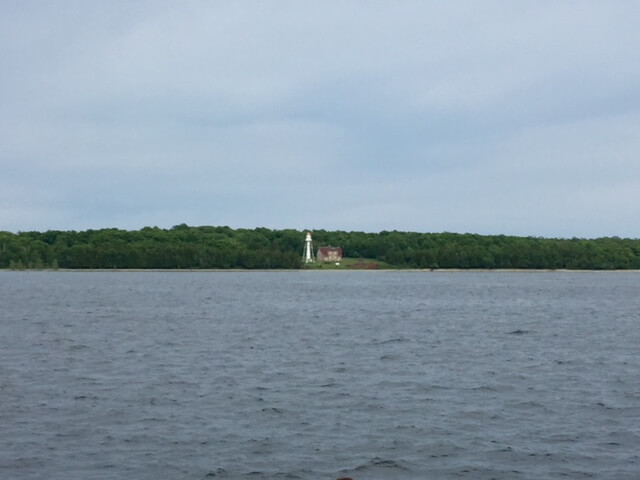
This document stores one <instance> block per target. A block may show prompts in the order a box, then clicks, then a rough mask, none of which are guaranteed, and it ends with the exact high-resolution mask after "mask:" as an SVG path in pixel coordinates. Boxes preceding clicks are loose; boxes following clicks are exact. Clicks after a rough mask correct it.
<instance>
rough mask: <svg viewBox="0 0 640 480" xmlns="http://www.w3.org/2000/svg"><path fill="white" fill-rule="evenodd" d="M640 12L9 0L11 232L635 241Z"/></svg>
mask: <svg viewBox="0 0 640 480" xmlns="http://www.w3.org/2000/svg"><path fill="white" fill-rule="evenodd" d="M638 10H640V7H638V6H636V5H635V4H633V3H631V2H614V3H609V4H603V3H601V2H595V1H591V2H590V1H587V2H563V3H558V2H537V3H535V4H520V3H513V2H506V1H490V2H483V3H482V4H479V3H477V2H458V3H455V4H452V3H451V2H438V1H430V2H418V1H415V2H412V1H409V2H402V3H400V4H395V3H390V2H383V1H374V2H366V3H365V2H348V3H345V2H324V3H323V4H306V3H300V2H291V1H277V2H268V3H265V2H242V3H239V2H228V3H210V2H200V1H192V2H182V3H179V4H178V3H175V2H169V1H160V2H150V1H138V2H125V3H105V4H101V5H99V6H96V5H89V4H87V3H86V2H65V3H64V4H62V5H61V4H56V5H54V4H51V3H50V2H36V3H30V4H29V5H25V4H24V3H22V2H13V3H11V2H10V3H8V4H7V5H6V8H4V12H3V16H2V19H0V42H1V44H2V45H3V49H2V50H1V51H0V67H1V70H0V71H1V72H2V73H0V87H1V88H0V101H1V102H2V104H3V109H2V111H1V112H0V166H1V167H2V171H3V175H2V176H1V177H0V189H1V191H2V192H3V193H2V196H1V198H2V200H3V205H4V208H3V209H2V210H0V229H6V230H14V231H15V230H26V229H38V230H43V229H47V228H59V229H66V228H74V229H84V228H99V227H102V226H109V225H111V226H120V227H123V228H139V227H142V226H144V225H151V224H157V225H160V226H171V225H174V224H178V223H182V222H187V223H193V224H228V225H230V226H238V227H240V226H242V227H254V226H267V227H272V228H285V227H293V228H307V227H308V226H309V227H310V226H313V227H314V228H325V229H333V228H340V229H345V230H356V229H359V230H367V231H379V230H384V229H393V228H397V229H407V230H417V231H442V230H449V231H477V232H481V233H511V234H521V235H546V236H573V235H579V236H599V235H609V234H610V235H621V236H634V237H638V236H640V230H639V229H638V227H636V226H635V222H634V221H633V219H634V218H637V209H634V207H633V206H632V204H633V202H631V205H630V203H629V200H630V198H629V196H630V195H632V192H633V191H634V189H638V188H640V184H639V182H640V165H637V164H636V163H637V162H635V159H636V158H637V157H638V153H640V144H639V143H638V141H637V140H636V138H635V134H634V133H635V132H637V131H638V118H639V117H638V111H639V107H640V94H639V93H638V91H637V85H638V83H640V78H639V77H640V67H638V65H640V62H639V60H640V58H638V57H639V56H640V54H638V53H637V52H636V51H635V49H633V48H632V47H631V46H632V45H636V44H638V43H640V33H639V32H638V30H637V28H636V26H635V25H634V18H637V14H638V13H640V12H638ZM634 215H635V217H634Z"/></svg>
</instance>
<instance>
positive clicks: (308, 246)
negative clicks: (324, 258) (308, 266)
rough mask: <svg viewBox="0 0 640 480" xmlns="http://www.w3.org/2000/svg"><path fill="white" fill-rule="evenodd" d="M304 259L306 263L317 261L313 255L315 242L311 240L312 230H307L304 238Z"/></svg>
mask: <svg viewBox="0 0 640 480" xmlns="http://www.w3.org/2000/svg"><path fill="white" fill-rule="evenodd" d="M302 261H303V262H304V263H313V262H315V261H316V260H315V258H314V256H313V242H312V241H311V232H307V236H306V237H305V238H304V251H303V252H302Z"/></svg>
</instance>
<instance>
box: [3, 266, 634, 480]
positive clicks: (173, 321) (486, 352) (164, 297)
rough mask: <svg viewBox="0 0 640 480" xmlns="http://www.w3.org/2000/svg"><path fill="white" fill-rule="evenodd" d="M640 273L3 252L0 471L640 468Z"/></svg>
mask: <svg viewBox="0 0 640 480" xmlns="http://www.w3.org/2000/svg"><path fill="white" fill-rule="evenodd" d="M639 294H640V274H638V273H560V272H559V273H506V272H504V273H502V272H493V273H429V272H424V273H422V272H278V273H276V272H261V273H259V272H255V273H232V272H226V273H212V272H200V273H178V272H174V273H160V272H141V273H134V272H128V273H126V272H120V273H117V272H112V273H109V272H94V273H88V272H0V315H1V317H0V478H3V479H5V478H6V479H72V480H74V479H93V478H95V479H98V478H99V479H208V478H221V479H244V478H250V479H262V478H300V479H335V478H337V477H339V476H350V477H353V478H354V479H355V480H365V479H449V478H452V479H453V478H469V479H490V478H496V479H542V478H551V479H553V478H589V477H592V478H598V479H603V478H606V479H609V478H611V479H613V478H615V479H637V478H640V457H639V455H640V453H639V452H640V295H639Z"/></svg>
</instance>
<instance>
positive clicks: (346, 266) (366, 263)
mask: <svg viewBox="0 0 640 480" xmlns="http://www.w3.org/2000/svg"><path fill="white" fill-rule="evenodd" d="M390 268H394V267H392V266H391V265H389V264H388V263H385V262H381V261H380V260H375V259H372V258H343V259H342V260H341V261H340V262H337V263H335V262H326V263H324V262H316V263H307V264H305V265H303V266H302V269H303V270H382V269H390Z"/></svg>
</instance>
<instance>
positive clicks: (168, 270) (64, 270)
mask: <svg viewBox="0 0 640 480" xmlns="http://www.w3.org/2000/svg"><path fill="white" fill-rule="evenodd" d="M0 272H62V273H73V272H77V273H92V272H96V273H108V272H113V273H116V272H117V273H251V272H260V273H277V272H281V273H295V272H298V273H302V272H379V273H392V272H405V273H640V270H638V269H612V270H582V269H580V270H578V269H576V270H572V269H566V268H557V269H553V268H370V269H367V268H351V269H349V268H323V269H305V268H300V269H294V268H288V269H287V268H263V269H260V268H256V269H249V268H55V269H54V268H25V269H10V268H0Z"/></svg>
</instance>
